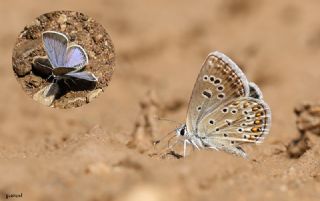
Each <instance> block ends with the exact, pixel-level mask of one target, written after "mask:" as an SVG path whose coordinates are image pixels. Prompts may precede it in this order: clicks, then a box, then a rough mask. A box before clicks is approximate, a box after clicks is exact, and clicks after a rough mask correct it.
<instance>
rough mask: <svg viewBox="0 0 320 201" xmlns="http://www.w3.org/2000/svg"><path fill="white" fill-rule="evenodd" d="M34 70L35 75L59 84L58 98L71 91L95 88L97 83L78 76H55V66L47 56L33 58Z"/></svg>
mask: <svg viewBox="0 0 320 201" xmlns="http://www.w3.org/2000/svg"><path fill="white" fill-rule="evenodd" d="M32 72H33V73H34V74H35V75H37V76H40V77H41V78H43V79H45V80H46V81H47V82H50V83H56V84H58V86H59V90H58V92H57V94H56V99H59V98H60V97H62V96H64V95H65V94H66V93H68V92H70V91H86V90H93V89H95V88H96V85H97V82H93V81H88V80H85V79H81V78H76V77H63V78H62V77H61V78H57V77H54V76H53V73H52V72H53V67H52V65H51V63H50V61H49V59H48V58H46V57H37V58H35V59H34V60H33V62H32Z"/></svg>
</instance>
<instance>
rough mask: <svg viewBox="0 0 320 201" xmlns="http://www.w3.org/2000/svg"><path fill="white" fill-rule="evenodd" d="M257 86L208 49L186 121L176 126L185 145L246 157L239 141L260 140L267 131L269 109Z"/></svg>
mask: <svg viewBox="0 0 320 201" xmlns="http://www.w3.org/2000/svg"><path fill="white" fill-rule="evenodd" d="M262 98H263V96H262V92H261V91H260V89H259V88H258V86H257V85H256V84H254V83H252V82H248V80H247V78H246V77H245V75H244V74H243V72H242V71H241V69H240V68H239V67H238V66H237V65H236V64H235V63H234V62H233V61H232V60H231V59H230V58H228V57H227V56H225V55H224V54H222V53H220V52H213V53H210V54H209V56H208V57H207V59H206V61H205V62H204V64H203V67H202V69H201V71H200V73H199V75H198V79H197V81H196V84H195V86H194V89H193V92H192V95H191V100H190V102H189V108H188V113H187V120H186V124H184V125H182V126H181V127H179V128H178V129H177V130H176V134H177V135H178V136H181V137H183V139H184V155H185V154H186V145H187V144H191V145H192V146H194V147H196V148H197V149H203V148H207V149H215V150H222V151H226V152H229V153H233V154H236V155H239V156H242V157H246V153H245V152H244V151H243V149H242V148H241V146H240V145H242V144H245V143H260V142H262V141H263V139H264V137H265V136H266V135H267V134H268V133H269V129H270V125H271V111H270V109H269V106H268V105H267V104H266V103H265V102H264V101H263V99H262Z"/></svg>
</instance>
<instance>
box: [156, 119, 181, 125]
mask: <svg viewBox="0 0 320 201" xmlns="http://www.w3.org/2000/svg"><path fill="white" fill-rule="evenodd" d="M155 119H157V120H160V121H168V122H172V123H176V124H180V125H182V123H181V122H178V121H175V120H171V119H166V118H161V117H155Z"/></svg>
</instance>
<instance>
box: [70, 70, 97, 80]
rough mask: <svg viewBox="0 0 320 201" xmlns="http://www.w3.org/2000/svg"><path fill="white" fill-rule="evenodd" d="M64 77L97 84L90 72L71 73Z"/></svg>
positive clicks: (95, 78)
mask: <svg viewBox="0 0 320 201" xmlns="http://www.w3.org/2000/svg"><path fill="white" fill-rule="evenodd" d="M64 77H68V78H74V79H81V80H86V81H90V82H97V81H98V78H97V77H96V76H95V75H94V74H93V73H91V72H88V71H82V72H71V73H67V74H66V75H64Z"/></svg>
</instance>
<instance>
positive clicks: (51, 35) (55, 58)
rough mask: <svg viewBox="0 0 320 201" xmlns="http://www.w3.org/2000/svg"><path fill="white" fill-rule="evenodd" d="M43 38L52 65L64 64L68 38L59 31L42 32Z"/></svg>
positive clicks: (54, 66)
mask: <svg viewBox="0 0 320 201" xmlns="http://www.w3.org/2000/svg"><path fill="white" fill-rule="evenodd" d="M42 40H43V44H44V47H45V48H44V49H45V51H46V52H47V55H48V58H49V61H50V63H51V65H52V67H53V68H56V67H61V66H64V64H65V58H66V54H67V45H68V38H67V37H66V36H65V35H64V34H62V33H59V32H55V31H45V32H43V33H42Z"/></svg>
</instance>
